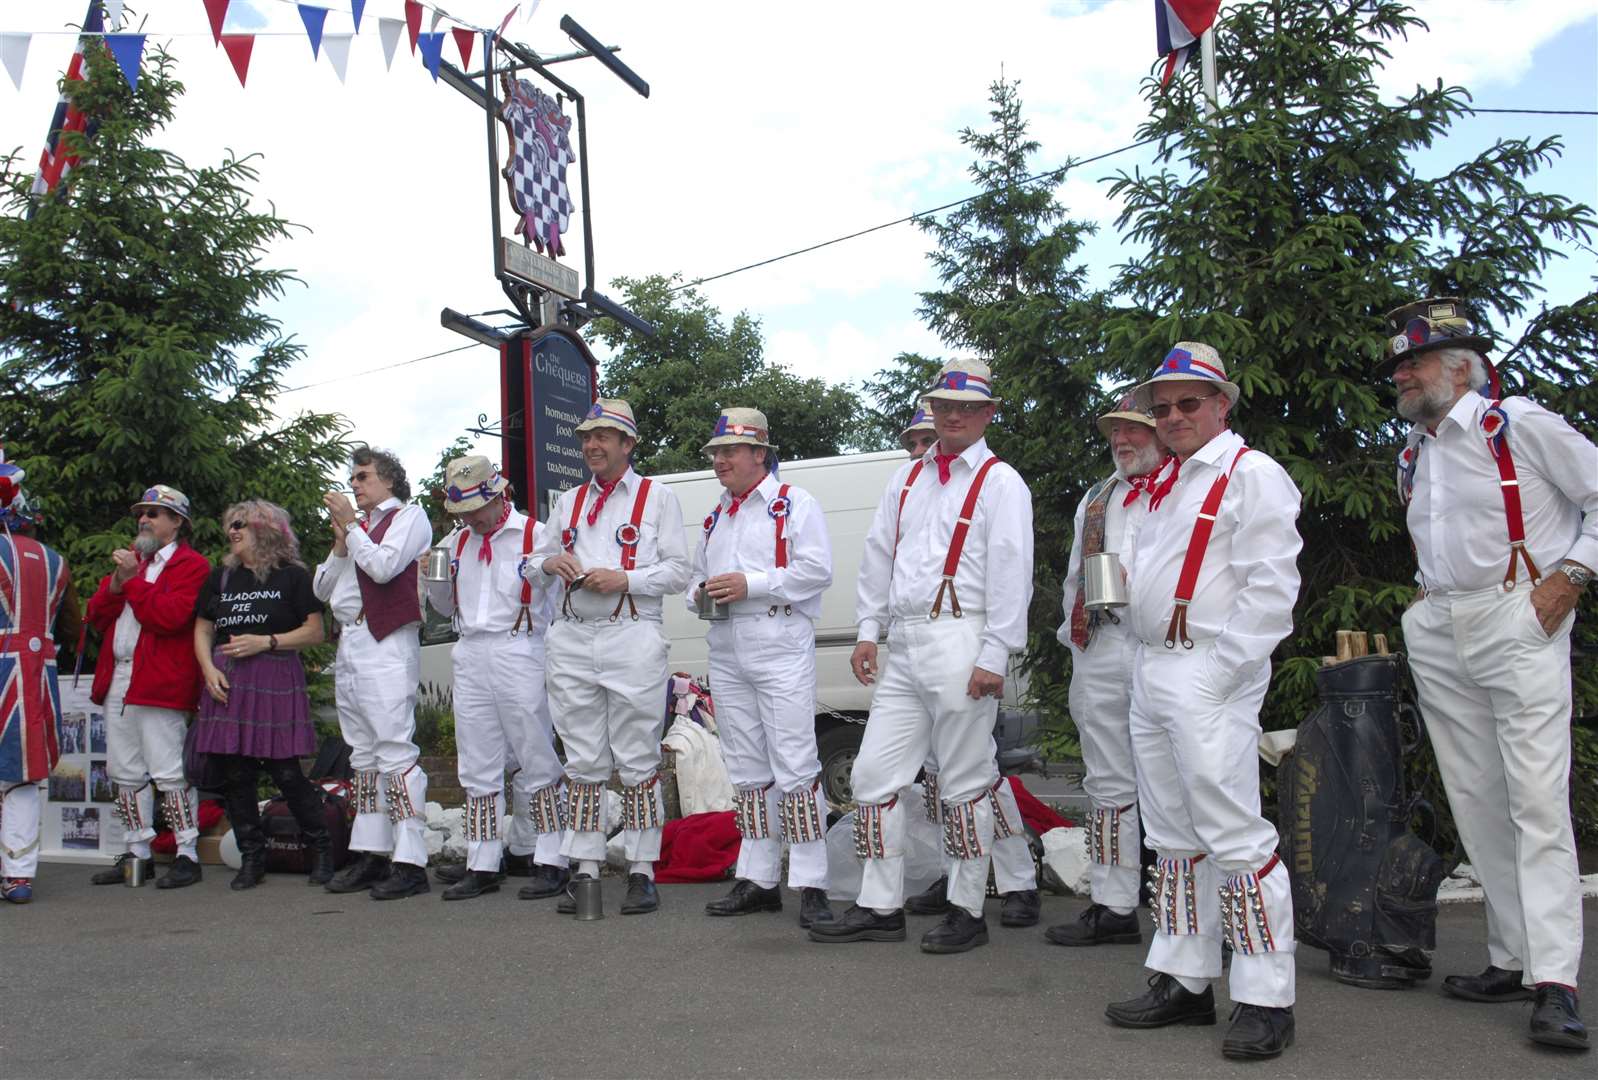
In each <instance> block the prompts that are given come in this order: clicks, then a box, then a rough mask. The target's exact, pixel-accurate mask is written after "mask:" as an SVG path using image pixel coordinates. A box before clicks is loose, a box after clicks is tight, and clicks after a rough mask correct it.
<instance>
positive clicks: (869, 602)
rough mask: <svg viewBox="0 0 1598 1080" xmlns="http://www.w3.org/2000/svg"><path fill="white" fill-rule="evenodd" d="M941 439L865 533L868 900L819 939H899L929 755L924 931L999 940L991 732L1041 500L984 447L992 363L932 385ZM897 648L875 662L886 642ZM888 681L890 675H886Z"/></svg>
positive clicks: (1021, 617) (863, 889)
mask: <svg viewBox="0 0 1598 1080" xmlns="http://www.w3.org/2000/svg"><path fill="white" fill-rule="evenodd" d="M926 397H927V399H928V400H929V404H930V405H931V408H932V415H933V424H934V426H935V427H936V428H937V433H938V444H937V446H936V447H934V448H933V450H932V452H930V453H929V454H928V455H927V456H926V457H924V458H922V459H920V460H918V461H913V462H907V463H906V464H905V465H904V466H903V467H902V468H900V469H899V470H898V471H897V472H895V473H894V476H893V479H892V480H890V481H889V483H888V487H887V490H886V491H884V492H883V496H882V500H881V502H880V503H879V504H878V506H877V513H876V517H875V518H874V519H873V521H872V523H871V527H870V530H869V532H868V533H867V535H866V544H865V552H864V554H863V556H862V558H861V563H860V579H859V586H858V597H857V605H856V606H857V614H858V617H859V631H858V641H857V643H856V645H855V649H854V654H853V655H852V656H851V658H850V662H851V666H852V667H853V669H854V673H855V677H856V678H857V679H858V680H859V681H860V682H861V683H862V684H864V685H871V684H873V683H878V685H877V688H876V691H875V693H874V696H873V698H872V702H871V716H870V718H869V719H868V721H867V723H866V732H865V737H864V739H863V740H862V742H861V746H860V754H859V757H857V758H856V759H855V766H854V773H853V776H852V783H853V787H854V794H855V798H856V800H857V806H856V810H855V850H856V853H857V854H859V856H860V857H861V858H862V859H863V860H864V867H863V873H862V878H861V885H860V894H859V897H858V898H857V900H856V902H855V904H854V906H853V907H851V908H850V909H849V910H848V911H847V912H846V913H845V914H844V915H843V916H842V917H840V918H839V919H837V920H835V921H833V922H829V923H819V924H817V925H815V926H812V927H811V928H810V938H811V940H813V941H818V942H827V943H833V942H852V941H903V940H904V938H905V926H904V910H903V909H904V846H905V822H906V819H905V815H906V814H908V813H910V812H911V811H910V808H909V807H906V806H905V805H903V801H902V800H901V799H900V798H899V792H900V790H901V789H902V788H904V787H905V786H907V785H909V784H910V783H912V782H913V781H914V780H915V776H916V772H917V771H918V770H919V769H920V768H921V766H922V763H923V762H924V761H925V760H926V758H927V756H928V753H929V752H930V753H932V754H933V755H934V756H935V757H936V758H937V761H938V764H939V766H940V769H939V787H940V801H941V811H940V812H941V816H942V821H943V834H944V851H945V855H946V856H947V858H946V860H945V864H944V865H945V869H946V872H947V874H948V877H949V885H948V896H949V901H950V908H949V912H948V914H947V915H946V916H945V917H944V920H943V922H942V923H940V924H939V925H938V926H935V927H933V928H932V929H931V930H929V931H928V932H927V933H926V934H925V935H924V936H923V937H922V939H921V948H922V949H923V950H924V951H926V952H932V953H952V952H964V951H966V950H968V949H971V948H974V947H976V946H978V945H982V944H985V943H986V942H987V940H988V928H987V922H986V920H985V919H984V918H983V910H982V909H983V900H984V898H985V895H986V892H987V881H988V861H989V859H990V857H991V855H992V850H993V842H994V837H995V834H996V832H1002V831H1003V830H1005V829H1006V828H1009V827H1010V825H1009V823H1008V822H1006V821H1005V819H1004V815H1003V814H1002V813H1000V812H999V811H998V809H997V806H996V799H995V789H996V788H997V787H998V786H1000V785H1002V784H1003V783H1004V781H1003V779H1002V778H1001V777H1000V776H999V770H998V767H997V765H996V764H995V763H994V756H995V754H996V751H997V748H996V746H995V745H994V741H993V725H994V721H995V719H996V717H997V712H998V707H999V698H1000V697H1002V696H1003V694H1004V677H1005V672H1006V670H1007V669H1008V667H1009V661H1010V657H1011V655H1012V654H1014V653H1016V652H1019V651H1020V650H1021V649H1022V648H1023V647H1024V646H1025V645H1026V616H1027V604H1028V602H1029V601H1030V599H1031V595H1032V497H1031V494H1030V493H1029V492H1028V491H1027V487H1026V483H1025V482H1024V481H1023V480H1022V479H1021V477H1020V475H1019V474H1018V473H1017V472H1016V471H1015V470H1014V469H1013V468H1011V467H1010V466H1008V465H1006V464H1004V463H1003V462H1001V461H999V460H998V458H997V457H995V456H994V454H993V452H992V451H991V450H989V449H988V445H987V442H986V440H985V439H984V438H983V433H984V432H985V431H986V429H987V426H988V424H989V423H990V422H991V421H992V420H993V415H994V407H995V405H996V404H997V403H998V400H999V399H997V398H996V397H994V395H993V386H992V376H991V374H990V372H989V370H988V367H987V365H986V364H983V363H980V362H978V361H969V362H967V361H956V362H951V363H949V364H945V365H944V367H943V370H942V371H940V372H939V374H938V381H937V384H936V385H935V386H934V387H933V388H932V389H931V390H930V391H928V392H927V394H926ZM884 629H886V631H887V637H888V650H889V656H888V659H887V662H886V664H884V665H883V666H882V667H881V668H880V670H879V667H878V660H877V653H878V647H877V642H878V638H879V636H880V635H881V633H882V631H883V630H884ZM879 674H880V676H881V678H880V682H879V681H878V676H879Z"/></svg>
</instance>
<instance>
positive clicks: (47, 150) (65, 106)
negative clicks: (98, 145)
mask: <svg viewBox="0 0 1598 1080" xmlns="http://www.w3.org/2000/svg"><path fill="white" fill-rule="evenodd" d="M101 2H102V0H89V11H88V14H86V15H84V16H83V34H82V36H81V37H79V38H78V45H77V48H76V49H75V50H74V51H73V53H72V60H71V62H70V63H68V64H67V80H66V85H65V86H63V87H62V90H61V100H60V101H58V102H57V103H56V107H55V116H54V117H53V118H52V119H51V121H50V134H49V135H48V136H47V137H46V138H45V140H44V153H42V154H40V155H39V175H38V176H36V177H34V179H33V195H34V197H35V198H37V197H39V196H41V195H47V194H49V193H50V192H52V191H54V190H55V189H56V185H57V184H59V183H60V182H61V181H62V179H63V178H64V177H65V176H66V175H67V173H68V172H70V171H71V170H72V166H74V165H76V164H77V163H78V159H77V157H76V155H74V154H72V153H71V152H69V151H68V150H67V148H66V147H65V146H64V145H62V141H61V133H62V132H64V131H75V132H78V133H80V134H83V135H85V136H93V134H94V131H93V129H92V128H91V127H90V125H89V118H88V117H87V116H85V115H84V114H83V113H82V112H81V111H79V109H78V107H77V106H76V105H74V104H72V95H71V92H70V89H71V84H72V83H73V82H83V81H84V80H85V78H86V77H87V72H86V71H85V68H86V66H87V65H86V64H85V63H84V60H83V53H84V50H85V49H86V48H87V47H88V46H89V45H90V44H91V43H92V42H95V41H96V40H98V39H99V38H100V37H101V36H102V35H103V34H104V32H105V12H104V10H103V9H102V8H101V6H100V5H101Z"/></svg>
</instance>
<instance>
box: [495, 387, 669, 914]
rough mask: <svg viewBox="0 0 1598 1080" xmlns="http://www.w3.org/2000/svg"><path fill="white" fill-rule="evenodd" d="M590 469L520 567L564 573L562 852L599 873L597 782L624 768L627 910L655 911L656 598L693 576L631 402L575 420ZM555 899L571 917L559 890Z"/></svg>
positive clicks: (601, 406) (552, 701)
mask: <svg viewBox="0 0 1598 1080" xmlns="http://www.w3.org/2000/svg"><path fill="white" fill-rule="evenodd" d="M576 430H577V433H578V435H579V437H580V438H581V439H582V449H583V461H584V463H585V464H586V465H587V466H588V469H589V471H590V472H591V473H592V474H593V479H591V480H590V481H589V482H587V483H585V484H581V485H579V486H577V487H575V488H571V489H570V490H568V491H565V492H562V493H561V496H560V499H559V501H558V502H557V503H556V506H555V509H554V510H553V511H552V512H551V516H550V525H551V527H550V528H548V529H546V530H544V532H543V534H542V535H541V536H540V537H539V538H538V543H537V545H536V547H535V548H534V551H533V555H532V557H531V558H529V559H528V560H527V567H526V569H525V570H524V571H523V573H524V574H525V575H526V576H527V577H528V579H529V580H531V581H538V580H539V578H540V576H547V577H554V578H559V579H560V581H559V582H558V583H555V584H556V585H557V587H559V588H560V589H561V592H562V594H563V595H562V597H561V607H560V615H559V616H558V617H557V618H556V619H555V622H554V624H553V625H551V627H550V629H549V642H548V660H547V661H546V663H547V665H548V670H547V674H546V682H547V685H548V687H549V707H550V712H551V714H552V715H553V718H554V721H555V730H556V731H558V732H560V739H561V744H562V745H563V746H564V747H565V748H566V775H567V777H568V778H569V784H568V792H569V795H568V806H567V817H566V835H565V839H564V840H563V842H562V844H561V854H563V855H565V856H566V857H567V858H569V859H575V860H577V871H576V875H575V877H577V878H597V877H598V876H599V864H600V862H601V861H602V860H603V859H604V858H605V838H606V837H607V836H608V835H609V833H610V829H611V827H612V826H613V825H614V824H618V823H616V822H611V821H609V820H608V819H607V814H606V809H605V785H606V783H608V782H609V780H610V776H611V773H612V772H615V773H617V774H618V775H619V776H620V778H621V784H622V799H621V804H622V805H621V821H620V822H619V824H620V825H621V830H622V845H623V850H624V852H625V854H626V858H627V862H628V875H627V896H626V899H625V901H624V902H623V903H622V907H621V912H622V914H623V915H638V914H643V913H645V912H650V911H654V910H656V909H657V908H658V907H659V906H660V899H659V896H658V894H657V893H656V891H655V867H654V864H655V860H657V859H659V858H660V833H661V828H662V826H663V825H664V824H665V817H666V807H665V800H664V798H663V796H662V793H661V790H660V736H661V732H662V728H663V727H664V722H665V704H666V679H667V671H666V651H667V644H666V636H665V634H664V633H663V631H662V630H661V604H662V601H663V600H664V598H665V597H667V596H672V595H675V594H677V593H680V592H682V591H683V588H684V586H685V585H687V583H688V552H687V550H686V545H685V543H684V540H683V525H682V508H681V507H680V506H679V505H678V504H677V496H676V495H674V494H673V493H672V491H671V489H670V488H668V487H666V486H665V485H664V484H657V483H654V482H653V481H651V480H649V479H647V478H645V477H642V476H639V475H638V473H637V472H635V471H634V470H633V468H632V466H631V464H630V460H631V456H632V451H633V447H634V446H635V445H637V442H638V424H637V422H636V421H635V420H634V419H633V410H632V406H630V405H628V404H627V402H625V401H622V400H620V399H617V398H601V399H599V400H598V401H597V402H595V403H594V405H593V407H592V408H591V409H590V410H589V412H588V415H587V417H586V418H585V419H584V420H583V422H582V423H580V424H578V425H577V429H576ZM557 910H559V911H561V912H562V913H563V914H571V913H572V912H574V911H575V910H576V905H575V902H574V901H573V899H572V897H571V896H570V895H568V896H567V897H566V898H565V899H563V900H562V901H561V902H560V905H559V906H558V908H557Z"/></svg>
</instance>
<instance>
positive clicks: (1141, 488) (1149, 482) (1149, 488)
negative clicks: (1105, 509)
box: [1121, 460, 1165, 509]
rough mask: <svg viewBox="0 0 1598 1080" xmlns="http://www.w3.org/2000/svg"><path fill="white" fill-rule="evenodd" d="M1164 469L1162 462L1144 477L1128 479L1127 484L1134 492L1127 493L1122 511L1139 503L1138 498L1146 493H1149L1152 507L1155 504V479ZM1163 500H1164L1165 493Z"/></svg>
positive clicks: (1122, 504)
mask: <svg viewBox="0 0 1598 1080" xmlns="http://www.w3.org/2000/svg"><path fill="white" fill-rule="evenodd" d="M1164 467H1165V461H1164V460H1161V462H1160V463H1159V464H1158V465H1156V466H1154V468H1152V469H1150V470H1149V471H1148V472H1146V473H1144V474H1143V475H1142V476H1129V477H1127V480H1126V482H1127V484H1128V485H1129V486H1130V487H1131V488H1132V490H1131V491H1128V492H1127V493H1126V499H1125V501H1123V502H1122V503H1121V507H1122V509H1125V508H1126V507H1128V506H1131V505H1132V504H1133V503H1135V502H1137V497H1138V496H1139V495H1142V494H1143V493H1145V492H1147V493H1148V496H1149V504H1150V506H1151V507H1152V506H1153V503H1154V478H1155V477H1156V476H1159V475H1160V470H1161V469H1163V468H1164ZM1161 498H1164V495H1163V493H1162V495H1161Z"/></svg>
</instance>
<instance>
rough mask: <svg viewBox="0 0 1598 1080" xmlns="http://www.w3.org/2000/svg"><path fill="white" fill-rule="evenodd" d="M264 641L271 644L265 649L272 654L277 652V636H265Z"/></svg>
mask: <svg viewBox="0 0 1598 1080" xmlns="http://www.w3.org/2000/svg"><path fill="white" fill-rule="evenodd" d="M266 640H267V641H268V642H270V643H271V644H269V645H268V646H267V648H269V649H271V650H272V651H273V652H277V635H276V634H268V635H266Z"/></svg>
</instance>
